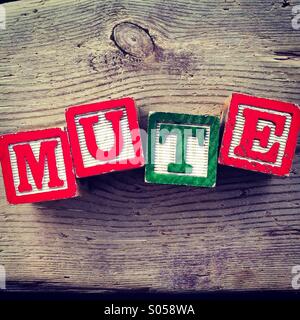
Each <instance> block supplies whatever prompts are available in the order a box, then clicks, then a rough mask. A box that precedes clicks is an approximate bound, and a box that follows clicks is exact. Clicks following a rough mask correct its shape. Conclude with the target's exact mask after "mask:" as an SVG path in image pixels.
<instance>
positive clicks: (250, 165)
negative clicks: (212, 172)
mask: <svg viewBox="0 0 300 320" xmlns="http://www.w3.org/2000/svg"><path fill="white" fill-rule="evenodd" d="M241 104H243V105H249V106H253V107H258V108H262V109H266V110H274V111H281V112H286V113H290V114H291V115H292V122H291V128H290V132H289V136H288V141H287V144H286V149H285V152H284V154H285V155H284V157H283V160H282V166H281V167H274V166H272V165H268V164H263V165H262V164H260V163H257V162H256V161H255V160H253V162H250V161H248V160H246V159H236V158H232V157H230V156H229V148H230V144H231V140H232V136H233V130H234V126H235V123H236V117H237V114H238V106H239V105H241ZM299 129H300V108H299V107H298V106H297V105H295V104H292V103H287V102H282V101H276V100H270V99H265V98H258V97H253V96H249V95H245V94H240V93H234V94H233V95H232V99H231V103H230V106H229V110H228V115H227V122H226V124H225V129H224V135H223V140H222V145H221V150H220V155H219V163H220V164H224V165H228V166H233V167H237V168H242V169H246V170H253V171H259V172H263V173H268V174H274V175H279V176H285V175H289V172H290V169H291V166H292V162H293V157H294V153H295V149H296V145H297V136H298V132H299Z"/></svg>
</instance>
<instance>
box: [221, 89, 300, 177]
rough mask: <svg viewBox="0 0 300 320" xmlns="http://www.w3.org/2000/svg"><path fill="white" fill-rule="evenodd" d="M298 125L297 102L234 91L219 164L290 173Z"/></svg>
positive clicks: (282, 174) (273, 172) (271, 172)
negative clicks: (258, 96)
mask: <svg viewBox="0 0 300 320" xmlns="http://www.w3.org/2000/svg"><path fill="white" fill-rule="evenodd" d="M299 126H300V109H299V107H298V106H297V105H294V104H291V103H286V102H281V101H275V100H269V99H263V98H257V97H252V96H247V95H243V94H237V93H235V94H233V95H232V99H231V102H230V106H229V110H228V114H227V121H226V124H225V130H224V135H223V141H222V146H221V150H220V156H219V163H220V164H225V165H228V166H232V167H237V168H242V169H247V170H252V171H258V172H263V173H268V174H274V175H278V176H285V175H289V172H290V169H291V166H292V161H293V157H294V153H295V148H296V144H297V136H298V131H299Z"/></svg>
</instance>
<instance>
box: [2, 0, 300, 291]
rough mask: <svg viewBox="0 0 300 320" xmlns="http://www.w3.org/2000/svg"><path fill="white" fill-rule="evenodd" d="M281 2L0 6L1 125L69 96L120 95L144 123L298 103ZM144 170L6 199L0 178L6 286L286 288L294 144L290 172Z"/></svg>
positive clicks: (293, 234) (299, 158) (299, 71)
mask: <svg viewBox="0 0 300 320" xmlns="http://www.w3.org/2000/svg"><path fill="white" fill-rule="evenodd" d="M294 2H295V1H275V0H265V1H261V0H255V1H254V0H252V1H248V0H239V1H235V0H228V1H221V0H203V1H183V0H176V1H156V0H147V1H144V0H135V1H126V0H115V1H113V0H111V1H104V0H103V1H85V0H84V1H75V0H72V1H71V0H67V1H59V0H49V1H47V0H41V1H29V0H28V1H27V0H26V1H17V2H10V3H7V4H5V7H6V10H7V29H6V30H0V41H1V46H0V59H1V60H0V61H1V64H0V132H1V133H6V132H13V131H16V130H23V129H32V128H42V127H50V126H64V124H65V121H64V109H65V108H66V107H67V106H69V105H74V104H82V103H88V102H92V101H102V100H106V99H111V98H120V97H125V96H132V97H133V98H134V99H135V100H136V102H137V105H138V107H139V108H140V109H141V118H142V121H143V124H144V123H145V116H146V114H147V112H148V111H149V110H174V111H180V110H184V111H190V110H192V111H195V110H197V108H199V106H203V108H206V109H207V110H209V111H210V112H211V113H217V112H218V109H219V108H220V106H222V104H223V101H224V100H225V98H226V97H227V96H228V95H229V94H230V93H231V92H233V91H241V92H244V93H249V94H254V95H258V96H264V97H269V98H278V99H281V100H286V101H291V102H295V103H298V104H299V102H300V68H299V67H300V31H295V30H293V29H292V26H291V19H292V14H291V8H292V7H291V6H292V5H294V4H295V3H294ZM288 4H290V5H288ZM128 22H129V23H128ZM2 174H5V173H2ZM143 179H144V170H137V171H131V172H126V173H115V174H109V175H104V176H99V177H93V178H89V179H82V180H81V189H82V194H83V195H82V197H81V198H77V199H71V200H64V201H56V202H51V203H50V202H49V203H43V204H37V205H20V206H16V207H10V206H8V205H7V203H6V200H5V196H4V189H3V180H2V178H1V179H0V197H1V198H0V264H2V265H4V266H5V268H6V271H7V288H8V290H12V291H13V290H34V291H37V290H78V291H103V290H104V291H106V290H107V291H114V290H119V289H145V290H154V291H156V290H159V291H189V290H191V291H207V290H208V291H209V290H217V289H223V290H225V289H226V290H251V289H292V288H291V278H292V275H291V268H292V266H294V265H297V264H300V144H298V147H297V151H296V157H295V161H294V165H293V171H292V174H291V177H289V178H283V179H282V178H271V177H268V176H264V175H260V174H256V173H251V172H246V171H241V170H237V169H232V168H226V167H219V178H218V186H217V188H216V189H215V190H213V191H211V190H206V189H199V188H188V187H174V186H162V185H161V186H160V185H146V184H145V183H143Z"/></svg>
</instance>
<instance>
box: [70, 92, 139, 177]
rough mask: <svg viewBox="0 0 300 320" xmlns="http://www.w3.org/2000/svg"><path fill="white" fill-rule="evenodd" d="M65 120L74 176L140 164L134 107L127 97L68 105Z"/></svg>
mask: <svg viewBox="0 0 300 320" xmlns="http://www.w3.org/2000/svg"><path fill="white" fill-rule="evenodd" d="M66 120H67V127H68V133H69V139H70V143H71V149H72V154H73V162H74V166H75V171H76V175H77V177H88V176H93V175H99V174H103V173H108V172H112V171H120V170H129V169H134V168H139V167H142V166H143V165H144V156H143V151H142V142H141V136H140V130H139V125H138V118H137V111H136V108H135V105H134V101H133V100H132V99H131V98H124V99H120V100H111V101H107V102H100V103H94V104H88V105H81V106H76V107H70V108H68V109H67V111H66Z"/></svg>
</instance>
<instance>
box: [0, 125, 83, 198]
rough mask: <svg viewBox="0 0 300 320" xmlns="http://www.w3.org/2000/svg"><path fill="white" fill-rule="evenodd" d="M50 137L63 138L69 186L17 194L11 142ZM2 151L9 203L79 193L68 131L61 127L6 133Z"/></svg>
mask: <svg viewBox="0 0 300 320" xmlns="http://www.w3.org/2000/svg"><path fill="white" fill-rule="evenodd" d="M48 138H60V139H61V145H62V150H63V156H64V162H65V169H66V178H67V183H68V188H67V189H64V190H54V191H49V192H42V193H36V194H30V195H16V190H15V186H14V180H13V174H12V168H11V162H10V156H9V150H8V146H9V145H10V144H15V143H19V142H31V141H36V140H42V139H48ZM0 152H1V153H0V160H1V165H2V174H3V180H4V185H5V189H6V196H7V200H8V202H9V203H11V204H20V203H32V202H42V201H49V200H58V199H65V198H71V197H75V196H76V195H77V184H76V179H75V174H74V172H73V166H72V158H71V152H70V145H69V141H68V136H67V133H66V131H64V130H62V129H60V128H51V129H44V130H35V131H27V132H18V133H12V134H6V135H3V136H0Z"/></svg>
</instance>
